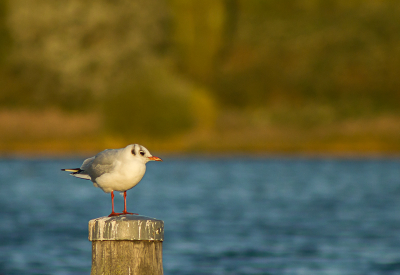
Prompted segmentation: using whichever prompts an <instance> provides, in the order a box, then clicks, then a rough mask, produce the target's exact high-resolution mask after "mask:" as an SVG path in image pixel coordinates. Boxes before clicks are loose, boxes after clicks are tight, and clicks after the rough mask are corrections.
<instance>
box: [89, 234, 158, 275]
mask: <svg viewBox="0 0 400 275" xmlns="http://www.w3.org/2000/svg"><path fill="white" fill-rule="evenodd" d="M100 274H101V275H111V274H113V275H117V274H132V275H145V274H151V275H162V274H163V267H162V242H160V241H93V242H92V271H91V275H100Z"/></svg>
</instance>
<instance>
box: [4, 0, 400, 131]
mask: <svg viewBox="0 0 400 275" xmlns="http://www.w3.org/2000/svg"><path fill="white" fill-rule="evenodd" d="M6 7H7V8H6ZM399 33H400V5H399V4H398V1H396V0H381V1H377V0H363V1H361V0H351V1H349V0H285V1H279V0H268V1H266V0H250V1H249V0H191V1H187V0H138V1H127V0H115V1H107V0H99V1H96V2H91V1H80V0H69V1H63V2H57V1H51V0H39V1H32V2H29V1H23V0H8V1H6V0H0V61H1V60H6V62H2V63H0V64H1V65H0V81H1V83H2V85H1V94H0V105H1V106H6V107H10V106H28V107H30V108H32V107H44V106H58V107H60V108H63V109H67V110H79V109H90V110H101V112H102V113H103V117H104V122H105V128H106V129H107V130H108V131H111V132H117V133H119V134H122V135H131V134H136V132H137V131H140V134H143V135H160V136H168V135H173V134H175V133H180V132H184V131H185V130H187V129H191V128H194V127H198V125H199V124H201V125H203V126H201V127H204V129H205V128H209V129H210V128H212V127H214V126H215V121H216V120H217V118H218V113H223V112H224V111H225V110H230V109H236V110H243V111H246V112H247V110H249V109H250V110H261V111H260V112H259V113H263V114H265V116H268V119H269V120H271V121H274V122H275V123H286V122H290V121H292V122H295V123H297V122H299V121H304V122H305V123H304V124H321V123H326V122H329V121H332V120H341V119H346V118H349V117H368V116H375V115H377V114H383V113H392V114H393V113H395V114H399V110H400V109H399V108H398V105H399V103H400V93H399V91H398V87H400V80H399V79H400V78H399V77H398V75H399V74H400V36H399ZM199 87H201V88H199ZM197 99H199V100H198V102H199V103H197V105H196V104H195V103H194V101H197ZM193 106H195V107H193ZM217 109H218V112H217V111H216V110H217ZM201 110H207V115H205V112H202V111H201ZM244 113H245V112H244ZM247 113H248V112H247ZM209 114H211V115H209ZM204 115H205V116H206V117H207V118H206V119H202V116H204ZM204 125H208V126H204ZM210 125H214V126H210Z"/></svg>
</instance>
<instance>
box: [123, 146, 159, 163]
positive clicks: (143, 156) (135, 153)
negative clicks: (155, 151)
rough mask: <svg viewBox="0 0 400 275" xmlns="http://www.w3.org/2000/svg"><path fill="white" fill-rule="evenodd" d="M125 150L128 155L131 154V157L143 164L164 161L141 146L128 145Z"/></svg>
mask: <svg viewBox="0 0 400 275" xmlns="http://www.w3.org/2000/svg"><path fill="white" fill-rule="evenodd" d="M125 150H126V151H127V153H128V154H131V157H134V158H135V159H138V160H140V161H142V162H143V163H147V162H149V161H162V159H161V158H159V157H156V156H153V155H152V154H150V152H149V150H147V148H146V147H144V146H142V145H139V144H131V145H128V146H127V147H125Z"/></svg>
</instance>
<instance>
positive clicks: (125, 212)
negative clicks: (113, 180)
mask: <svg viewBox="0 0 400 275" xmlns="http://www.w3.org/2000/svg"><path fill="white" fill-rule="evenodd" d="M122 214H131V215H139V214H136V213H130V212H127V211H126V191H124V211H123V212H122Z"/></svg>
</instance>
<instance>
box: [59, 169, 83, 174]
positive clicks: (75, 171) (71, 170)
mask: <svg viewBox="0 0 400 275" xmlns="http://www.w3.org/2000/svg"><path fill="white" fill-rule="evenodd" d="M61 171H67V172H72V173H79V172H80V171H81V169H80V168H67V169H61Z"/></svg>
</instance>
